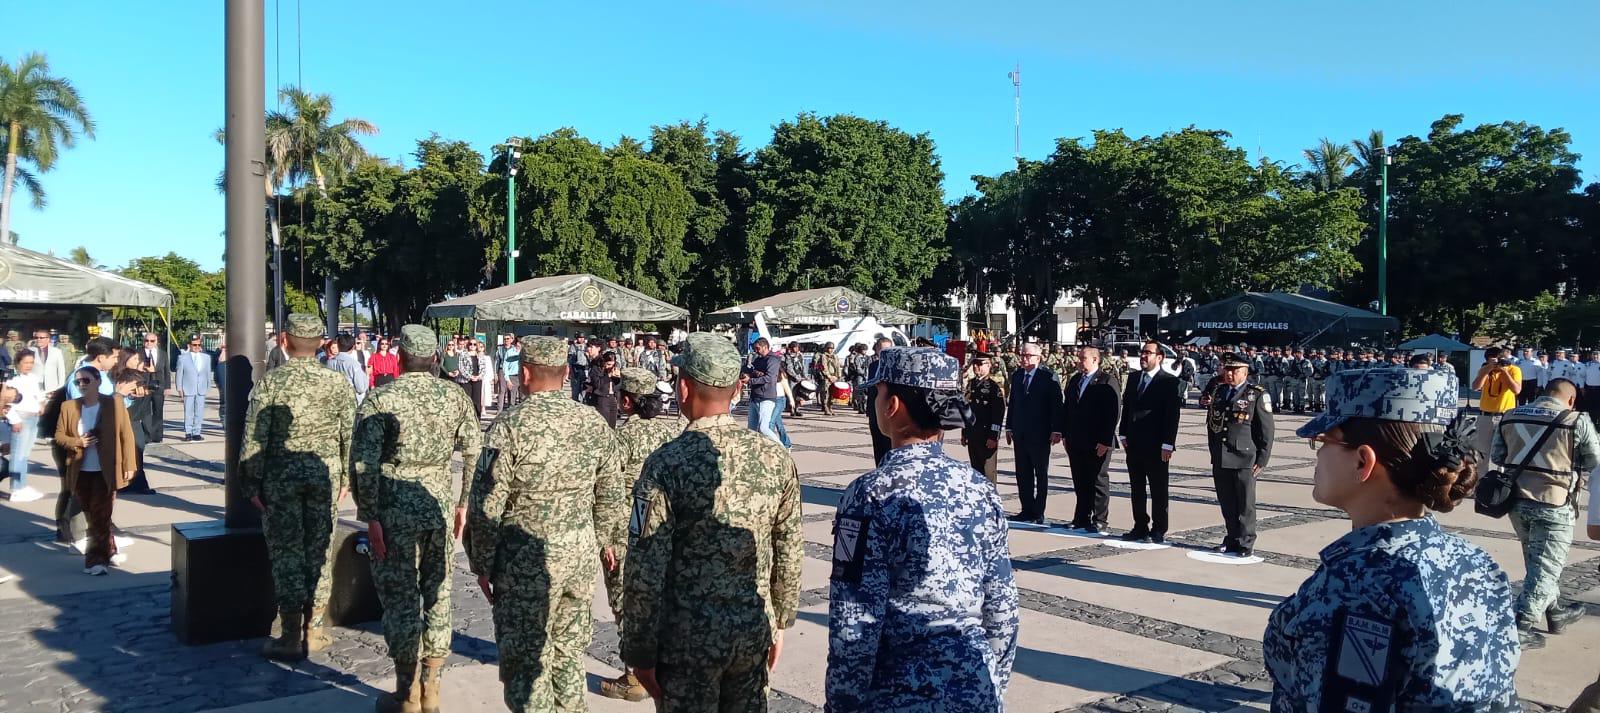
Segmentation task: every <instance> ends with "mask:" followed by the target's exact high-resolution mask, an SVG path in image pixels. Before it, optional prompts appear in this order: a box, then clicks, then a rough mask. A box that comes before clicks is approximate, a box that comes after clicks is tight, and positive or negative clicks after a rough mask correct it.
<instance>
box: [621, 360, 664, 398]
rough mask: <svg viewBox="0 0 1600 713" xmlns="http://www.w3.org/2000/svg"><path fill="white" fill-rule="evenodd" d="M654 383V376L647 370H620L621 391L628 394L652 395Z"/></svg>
mask: <svg viewBox="0 0 1600 713" xmlns="http://www.w3.org/2000/svg"><path fill="white" fill-rule="evenodd" d="M656 383H657V382H656V375H655V374H652V373H650V370H648V369H641V368H639V367H637V366H630V367H628V368H626V369H623V370H622V390H623V391H626V392H628V393H630V394H653V393H655V391H656Z"/></svg>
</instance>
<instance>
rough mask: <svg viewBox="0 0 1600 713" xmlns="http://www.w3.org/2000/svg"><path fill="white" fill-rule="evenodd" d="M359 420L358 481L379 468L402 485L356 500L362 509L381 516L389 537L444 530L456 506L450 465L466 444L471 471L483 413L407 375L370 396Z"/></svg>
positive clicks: (449, 387) (433, 383)
mask: <svg viewBox="0 0 1600 713" xmlns="http://www.w3.org/2000/svg"><path fill="white" fill-rule="evenodd" d="M360 416H361V418H360V419H359V421H358V423H357V424H356V435H355V443H354V446H353V450H354V457H353V458H352V460H354V461H355V468H356V473H357V474H358V476H359V475H362V474H364V473H368V472H372V469H374V468H377V469H379V470H380V471H381V473H382V475H383V476H384V477H386V478H389V479H391V480H393V481H396V483H395V487H384V488H381V489H380V492H378V493H357V502H358V503H359V502H363V501H364V500H365V501H366V502H369V503H372V504H373V505H374V507H376V508H379V509H380V510H379V511H380V512H382V513H383V516H384V523H383V524H384V528H385V529H386V530H391V531H397V532H398V531H403V530H406V529H413V528H417V529H427V528H436V527H443V526H445V524H446V523H447V522H448V513H447V512H446V510H447V509H448V507H449V505H450V503H451V502H452V498H451V485H452V478H451V475H450V459H451V457H452V455H453V454H454V453H455V450H456V445H457V443H458V442H464V445H465V447H466V448H465V450H464V451H463V454H462V455H463V457H464V458H465V459H466V462H467V463H468V468H469V471H470V465H471V464H472V463H474V462H475V461H476V460H477V455H478V452H477V451H478V444H479V443H480V442H481V436H480V435H479V431H478V428H479V427H478V416H477V412H476V410H474V409H473V407H472V402H471V401H470V400H469V399H468V398H467V394H466V392H464V391H463V390H462V389H461V388H460V387H458V386H456V385H455V384H452V383H450V382H447V381H445V380H444V379H440V378H437V377H434V376H433V375H431V374H428V373H426V372H408V373H406V374H402V375H400V376H399V377H398V378H396V379H395V380H394V381H391V382H389V383H387V384H384V385H383V386H379V387H377V388H375V389H373V390H372V391H370V392H368V393H367V397H366V399H364V400H363V401H362V402H361V409H360ZM401 483H414V484H415V485H413V486H410V487H407V486H404V485H401Z"/></svg>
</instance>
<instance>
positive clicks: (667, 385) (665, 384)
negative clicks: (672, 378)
mask: <svg viewBox="0 0 1600 713" xmlns="http://www.w3.org/2000/svg"><path fill="white" fill-rule="evenodd" d="M656 391H659V392H661V393H662V394H665V395H667V396H671V395H672V382H669V381H657V382H656Z"/></svg>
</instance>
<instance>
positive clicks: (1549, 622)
mask: <svg viewBox="0 0 1600 713" xmlns="http://www.w3.org/2000/svg"><path fill="white" fill-rule="evenodd" d="M1584 613H1585V610H1584V608H1583V605H1582V604H1579V603H1577V602H1572V603H1571V604H1567V605H1565V606H1562V605H1561V604H1552V605H1550V608H1549V609H1546V610H1544V620H1545V625H1546V626H1545V628H1546V629H1548V630H1549V631H1550V633H1552V634H1559V633H1561V631H1562V630H1563V629H1565V628H1567V625H1569V624H1571V623H1572V622H1575V621H1577V620H1579V619H1582V618H1583V615H1584Z"/></svg>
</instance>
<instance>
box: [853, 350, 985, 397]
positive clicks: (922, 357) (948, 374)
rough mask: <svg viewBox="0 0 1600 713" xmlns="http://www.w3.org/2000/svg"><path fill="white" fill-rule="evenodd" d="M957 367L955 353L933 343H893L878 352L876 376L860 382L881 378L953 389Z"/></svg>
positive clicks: (871, 382)
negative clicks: (939, 347) (916, 344)
mask: <svg viewBox="0 0 1600 713" xmlns="http://www.w3.org/2000/svg"><path fill="white" fill-rule="evenodd" d="M960 370H961V367H960V365H959V364H957V363H956V358H955V357H953V356H950V355H949V354H946V353H944V352H941V351H939V350H938V349H935V348H933V347H894V348H892V349H885V350H883V351H882V352H881V353H879V354H878V378H876V379H868V380H867V381H864V382H862V383H861V385H862V386H863V387H870V386H874V385H876V384H878V383H879V382H882V383H886V384H900V385H902V386H915V387H917V388H921V389H931V390H934V391H953V390H955V389H958V388H960V382H959V381H958V380H957V379H956V375H957V374H958V373H959V372H960Z"/></svg>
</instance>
